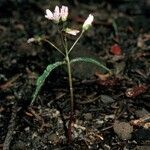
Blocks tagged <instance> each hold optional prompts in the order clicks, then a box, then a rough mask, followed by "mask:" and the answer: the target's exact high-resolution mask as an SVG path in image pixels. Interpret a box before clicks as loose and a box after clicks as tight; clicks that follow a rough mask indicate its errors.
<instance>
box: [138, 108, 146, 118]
mask: <svg viewBox="0 0 150 150" xmlns="http://www.w3.org/2000/svg"><path fill="white" fill-rule="evenodd" d="M148 114H149V112H148V111H147V110H146V109H144V108H143V109H142V110H137V111H136V112H135V115H136V117H138V118H142V117H144V116H146V115H148Z"/></svg>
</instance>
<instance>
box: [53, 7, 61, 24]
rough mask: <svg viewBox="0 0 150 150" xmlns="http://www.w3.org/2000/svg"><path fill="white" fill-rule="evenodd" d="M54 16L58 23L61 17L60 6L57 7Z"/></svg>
mask: <svg viewBox="0 0 150 150" xmlns="http://www.w3.org/2000/svg"><path fill="white" fill-rule="evenodd" d="M53 17H54V21H55V22H57V23H58V22H59V19H60V17H61V16H60V11H59V7H58V6H56V7H55V10H54V14H53Z"/></svg>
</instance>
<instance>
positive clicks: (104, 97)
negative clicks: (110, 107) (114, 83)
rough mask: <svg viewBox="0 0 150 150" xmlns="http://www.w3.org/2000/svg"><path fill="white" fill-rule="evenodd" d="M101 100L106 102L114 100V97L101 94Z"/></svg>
mask: <svg viewBox="0 0 150 150" xmlns="http://www.w3.org/2000/svg"><path fill="white" fill-rule="evenodd" d="M101 101H102V102H103V103H105V104H108V103H112V102H114V99H113V98H111V97H110V96H108V95H101Z"/></svg>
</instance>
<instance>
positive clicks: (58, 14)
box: [45, 6, 61, 23]
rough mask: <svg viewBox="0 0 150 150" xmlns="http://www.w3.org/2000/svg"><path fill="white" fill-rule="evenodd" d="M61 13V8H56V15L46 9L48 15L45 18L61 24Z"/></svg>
mask: <svg viewBox="0 0 150 150" xmlns="http://www.w3.org/2000/svg"><path fill="white" fill-rule="evenodd" d="M60 17H61V16H60V11H59V7H58V6H56V7H55V10H54V13H52V12H51V11H50V10H49V9H46V15H45V18H47V19H49V20H52V21H54V22H55V23H59V20H60Z"/></svg>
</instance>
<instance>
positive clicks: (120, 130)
mask: <svg viewBox="0 0 150 150" xmlns="http://www.w3.org/2000/svg"><path fill="white" fill-rule="evenodd" d="M113 129H114V132H115V133H116V134H117V135H118V136H119V138H121V139H122V140H129V139H131V133H132V132H133V127H132V126H131V125H130V124H129V123H128V122H120V121H115V123H114V125H113Z"/></svg>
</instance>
